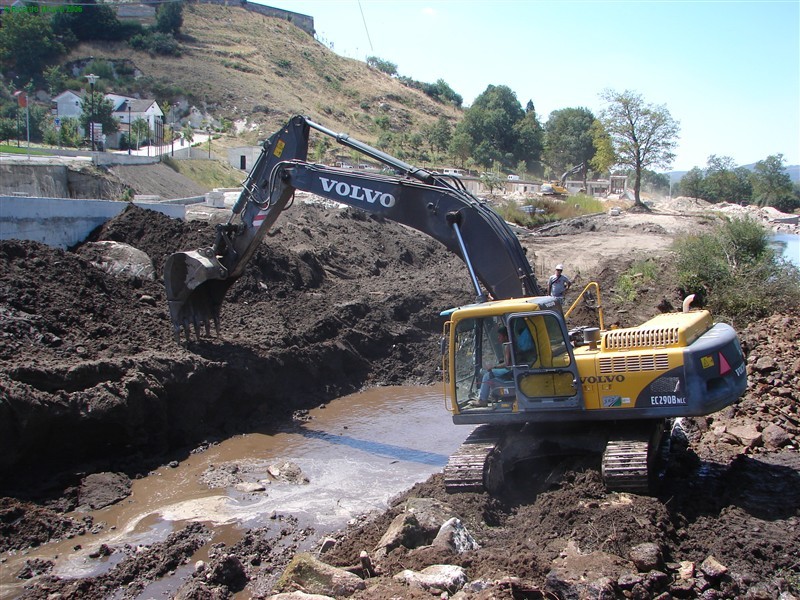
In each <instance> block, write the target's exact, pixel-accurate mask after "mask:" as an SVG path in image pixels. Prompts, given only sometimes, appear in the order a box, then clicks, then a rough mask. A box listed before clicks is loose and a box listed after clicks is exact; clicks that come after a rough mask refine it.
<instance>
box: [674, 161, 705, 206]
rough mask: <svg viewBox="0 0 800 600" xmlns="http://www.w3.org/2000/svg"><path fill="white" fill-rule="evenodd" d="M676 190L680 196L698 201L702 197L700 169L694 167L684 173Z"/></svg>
mask: <svg viewBox="0 0 800 600" xmlns="http://www.w3.org/2000/svg"><path fill="white" fill-rule="evenodd" d="M678 190H679V193H680V195H681V196H688V197H689V198H694V199H698V198H701V197H702V195H703V171H702V170H701V169H700V167H694V168H693V169H692V170H691V171H689V172H688V173H686V174H685V175H684V176H683V177H681V180H680V181H679V182H678Z"/></svg>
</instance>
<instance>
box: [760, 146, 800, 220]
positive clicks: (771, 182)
mask: <svg viewBox="0 0 800 600" xmlns="http://www.w3.org/2000/svg"><path fill="white" fill-rule="evenodd" d="M783 163H784V160H783V154H773V155H770V156H768V157H767V158H766V159H764V160H760V161H758V162H757V163H756V166H755V168H754V169H753V173H752V174H751V176H750V181H751V182H752V184H753V200H755V202H756V203H757V204H758V205H759V206H772V207H774V208H777V209H778V210H781V211H785V212H791V211H793V210H794V209H795V208H797V207H798V206H800V202H798V198H797V196H796V194H795V192H794V186H793V185H792V178H791V177H789V173H787V172H786V169H785V168H784V166H783Z"/></svg>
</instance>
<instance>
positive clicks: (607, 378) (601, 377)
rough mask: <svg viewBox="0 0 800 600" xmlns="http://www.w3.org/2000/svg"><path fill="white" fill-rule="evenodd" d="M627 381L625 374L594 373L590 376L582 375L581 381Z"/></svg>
mask: <svg viewBox="0 0 800 600" xmlns="http://www.w3.org/2000/svg"><path fill="white" fill-rule="evenodd" d="M623 381H625V375H598V376H597V377H595V376H594V375H592V376H590V377H581V383H615V382H616V383H622V382H623Z"/></svg>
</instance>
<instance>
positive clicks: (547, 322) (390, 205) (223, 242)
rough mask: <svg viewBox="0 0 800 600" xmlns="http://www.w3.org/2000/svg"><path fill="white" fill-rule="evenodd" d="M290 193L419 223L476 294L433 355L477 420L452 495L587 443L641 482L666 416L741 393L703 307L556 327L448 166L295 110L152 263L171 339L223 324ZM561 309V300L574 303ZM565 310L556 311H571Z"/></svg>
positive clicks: (484, 208)
mask: <svg viewBox="0 0 800 600" xmlns="http://www.w3.org/2000/svg"><path fill="white" fill-rule="evenodd" d="M312 130H316V131H317V132H319V133H322V134H324V135H328V136H331V137H333V138H334V139H335V140H337V141H338V142H339V143H340V144H342V145H344V146H346V147H348V148H351V149H354V150H356V151H358V152H361V153H363V154H364V155H365V156H367V157H369V158H371V159H373V160H375V161H378V162H380V163H382V164H383V165H385V167H386V168H385V169H384V170H383V171H382V172H380V173H378V172H359V171H357V170H353V169H341V168H336V167H331V166H327V165H320V164H314V163H310V162H308V161H307V152H308V147H309V137H310V134H311V131H312ZM295 190H304V191H307V192H311V193H313V194H316V195H318V196H321V197H324V198H327V199H330V200H334V201H336V202H340V203H342V204H345V205H349V206H352V207H356V208H360V209H363V210H365V211H368V212H371V213H374V214H378V215H381V216H383V217H385V218H387V219H389V220H392V221H396V222H399V223H402V224H405V225H407V226H410V227H412V228H415V229H417V230H419V231H421V232H423V233H426V234H427V235H429V236H431V237H433V238H434V239H436V240H438V241H439V242H440V243H442V244H443V245H444V246H445V247H446V248H447V249H448V250H450V251H451V252H453V253H455V254H457V255H458V256H459V257H460V258H461V259H462V260H463V261H464V264H465V266H466V272H467V274H468V276H469V279H470V280H471V284H472V287H473V288H474V290H475V300H474V302H471V303H469V304H468V305H465V306H460V307H456V308H449V309H446V310H444V311H442V313H441V314H442V316H443V318H444V322H443V338H442V362H443V366H444V374H445V375H444V378H445V381H444V383H445V392H446V399H447V402H448V406H449V409H450V411H451V412H452V418H453V422H454V423H456V424H464V425H471V426H473V427H474V426H477V427H475V428H474V430H473V431H472V433H471V434H470V435H469V437H468V438H467V439H466V441H465V443H464V444H463V445H462V447H461V448H460V449H459V450H458V451H457V452H456V453H454V454H453V456H452V457H451V458H450V461H449V462H448V464H447V466H446V467H445V469H444V479H445V486H446V487H447V489H448V491H477V490H483V489H488V490H489V491H496V490H498V489H499V488H501V487H502V486H503V485H504V484H505V482H506V481H507V477H506V476H507V474H508V473H509V471H510V470H512V469H513V468H514V466H515V465H516V464H517V463H519V462H520V461H525V460H528V459H530V458H535V457H541V456H548V455H550V454H554V453H555V454H564V453H574V452H581V453H586V452H590V453H597V455H598V456H601V457H602V458H601V469H602V473H603V478H604V480H605V482H606V485H607V486H608V487H609V488H610V489H617V490H628V491H633V492H647V491H648V490H650V489H651V484H652V482H653V479H654V473H655V468H654V462H655V459H656V457H657V455H658V449H659V446H660V443H661V440H662V438H664V433H665V432H666V431H667V430H668V427H669V425H670V423H671V422H672V420H674V419H676V418H678V417H685V416H699V415H706V414H709V413H712V412H715V411H717V410H719V409H721V408H723V407H725V406H727V405H729V404H731V403H733V402H735V401H736V400H737V399H738V398H739V397H740V396H741V395H742V394H743V393H744V390H745V387H746V383H747V378H746V372H745V361H744V356H743V354H742V350H741V347H740V344H739V341H738V338H737V336H736V333H735V331H734V330H733V329H732V328H731V327H730V326H728V325H726V324H723V323H716V324H715V323H714V322H713V320H712V318H711V315H710V314H709V313H708V312H707V311H702V310H701V311H689V310H688V307H685V310H684V311H683V312H680V313H673V314H663V315H659V316H657V317H655V318H653V319H651V320H649V321H647V322H645V323H643V324H641V325H639V326H638V327H633V328H629V329H610V330H606V329H605V328H604V326H603V320H602V308H601V303H600V297H599V287H597V286H596V284H590V286H587V288H586V290H584V292H586V291H588V290H589V289H590V287H591V286H594V287H595V288H596V290H595V300H596V302H597V304H598V323H597V325H598V326H589V327H578V328H574V329H571V330H570V329H568V328H567V320H566V317H565V313H564V311H563V308H562V305H561V303H560V302H559V300H558V299H556V298H554V297H551V296H547V295H542V294H541V291H540V289H539V286H538V284H537V281H536V278H535V275H534V272H533V269H532V268H531V266H530V264H529V263H528V260H527V258H526V256H525V251H524V249H523V248H522V246H521V245H520V243H519V240H518V238H517V236H516V235H515V233H514V232H513V230H512V229H511V228H510V227H509V225H508V224H507V223H506V222H505V221H504V220H503V219H502V217H500V216H499V215H498V214H497V213H496V212H495V211H494V210H493V209H492V208H491V207H490V206H489V204H488V203H487V202H485V201H483V200H481V199H479V198H477V197H475V196H473V195H472V194H470V193H469V192H468V191H467V189H466V188H465V187H464V184H463V182H462V181H461V180H460V179H459V178H458V177H452V176H449V175H445V174H442V173H437V172H433V171H428V170H425V169H420V168H417V167H414V166H412V165H409V164H407V163H404V162H402V161H400V160H398V159H396V158H394V157H392V156H390V155H388V154H385V153H384V152H381V151H380V150H377V149H375V148H372V147H370V146H368V145H366V144H364V143H362V142H359V141H357V140H355V139H352V138H351V137H349V136H348V135H346V134H340V133H335V132H333V131H331V130H329V129H327V128H325V127H323V126H322V125H320V124H318V123H316V122H314V121H312V120H311V119H309V118H308V117H305V116H296V117H293V118H292V119H291V120H290V121H289V122H288V123H287V124H286V125H285V126H284V127H283V128H281V129H280V130H279V131H277V132H276V133H275V134H273V135H272V136H271V137H270V138H269V139H268V140H266V141H265V142H264V144H263V148H262V152H261V155H260V157H259V159H258V160H257V161H256V163H255V164H254V166H253V169H252V170H251V172H250V174H249V176H248V178H247V180H246V181H245V184H244V188H243V191H242V193H241V195H240V196H239V198H238V200H237V202H236V203H235V204H234V206H233V208H232V211H231V215H230V218H229V219H228V221H227V222H226V223H223V224H220V225H218V226H217V232H216V238H215V240H214V242H213V244H212V245H210V246H209V247H206V248H201V249H197V250H190V251H186V252H178V253H175V254H173V255H171V256H169V257H168V258H167V261H166V263H165V267H164V280H165V281H164V283H165V286H166V293H167V299H168V303H169V310H170V316H171V319H172V323H173V328H174V333H175V337H176V340H178V341H180V340H181V337H182V334H183V333H185V335H186V338H187V342H190V340H191V330H192V329H194V330H195V332H196V334H197V335H198V336H200V335H201V332H202V331H203V330H205V333H206V335H208V334H210V325H211V324H212V323H213V324H214V325H215V326H216V328H217V330H219V317H220V310H221V306H222V304H223V301H224V297H225V294H226V292H227V290H228V288H229V287H230V286H231V285H232V284H233V283H234V282H235V281H236V279H237V278H238V277H240V276H241V275H242V273H243V271H244V268H245V266H246V265H247V263H248V261H249V260H250V258H251V257H252V256H253V253H254V252H255V250H256V248H257V247H258V244H260V243H261V240H262V239H263V237H264V235H265V234H266V233H267V231H268V230H269V228H270V227H271V226H272V225H273V223H275V221H276V220H277V219H278V217H279V216H280V214H281V212H282V211H283V210H284V209H285V208H286V206H287V205H288V203H289V202H290V201H291V199H292V197H293V194H294V192H295ZM570 310H571V309H570ZM568 315H569V310H568V311H567V316H568Z"/></svg>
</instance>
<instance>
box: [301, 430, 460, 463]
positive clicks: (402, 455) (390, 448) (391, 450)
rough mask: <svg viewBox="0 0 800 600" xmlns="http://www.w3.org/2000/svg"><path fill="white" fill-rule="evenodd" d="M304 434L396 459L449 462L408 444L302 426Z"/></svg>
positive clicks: (446, 456)
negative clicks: (385, 441) (368, 438)
mask: <svg viewBox="0 0 800 600" xmlns="http://www.w3.org/2000/svg"><path fill="white" fill-rule="evenodd" d="M300 432H301V433H302V435H304V436H307V437H309V438H314V439H318V440H323V441H325V442H328V443H330V444H336V445H342V446H349V447H350V448H354V449H356V450H360V451H362V452H368V453H369V454H375V455H376V456H385V457H388V458H394V459H395V460H398V461H400V460H402V461H408V462H415V463H419V464H423V465H432V466H436V467H444V466H445V464H447V459H448V455H445V454H435V453H433V452H425V451H422V450H414V449H413V448H409V447H407V446H395V445H393V444H384V443H382V442H376V441H371V440H363V439H358V438H354V437H352V436H349V435H341V434H332V433H328V432H326V431H317V430H314V429H308V428H305V427H302V428H301V429H300Z"/></svg>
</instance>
